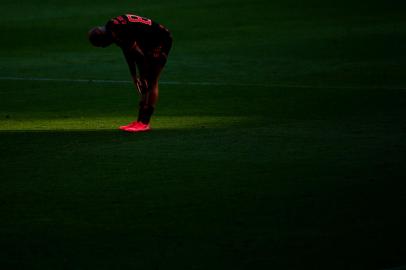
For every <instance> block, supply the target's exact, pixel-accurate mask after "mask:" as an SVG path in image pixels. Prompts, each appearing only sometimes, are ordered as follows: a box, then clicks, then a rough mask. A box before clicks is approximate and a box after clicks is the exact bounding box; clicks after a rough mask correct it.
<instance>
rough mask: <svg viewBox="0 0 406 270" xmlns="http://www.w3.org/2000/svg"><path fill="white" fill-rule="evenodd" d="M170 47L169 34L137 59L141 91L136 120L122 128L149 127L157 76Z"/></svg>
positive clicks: (156, 88)
mask: <svg viewBox="0 0 406 270" xmlns="http://www.w3.org/2000/svg"><path fill="white" fill-rule="evenodd" d="M171 47H172V38H171V37H170V36H169V38H168V40H167V41H165V42H164V43H163V44H162V45H161V46H158V47H156V48H154V49H153V50H151V51H150V52H148V53H147V54H146V55H145V57H143V58H142V59H138V61H137V66H138V70H139V77H140V78H139V90H140V91H139V92H140V93H141V100H140V103H139V111H138V120H137V124H136V125H134V126H132V127H130V128H127V129H124V130H126V131H130V132H139V131H148V130H149V129H150V126H149V123H150V120H151V116H152V114H153V113H154V110H155V106H156V104H157V102H158V98H159V86H158V81H159V77H160V75H161V72H162V70H163V68H164V66H165V64H166V61H167V58H168V54H169V51H170V49H171Z"/></svg>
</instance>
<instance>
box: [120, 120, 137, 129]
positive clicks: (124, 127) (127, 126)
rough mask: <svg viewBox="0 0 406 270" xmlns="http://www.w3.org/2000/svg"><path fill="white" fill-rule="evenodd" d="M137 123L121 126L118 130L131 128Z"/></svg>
mask: <svg viewBox="0 0 406 270" xmlns="http://www.w3.org/2000/svg"><path fill="white" fill-rule="evenodd" d="M137 123H138V122H137V121H134V122H131V123H129V124H128V125H126V126H121V127H119V129H121V130H125V129H126V128H129V127H132V126H133V125H135V124H137Z"/></svg>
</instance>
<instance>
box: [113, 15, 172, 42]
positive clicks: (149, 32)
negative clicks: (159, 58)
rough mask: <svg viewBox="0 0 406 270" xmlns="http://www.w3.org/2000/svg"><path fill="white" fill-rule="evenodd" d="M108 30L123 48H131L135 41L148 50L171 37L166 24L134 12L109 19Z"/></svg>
mask: <svg viewBox="0 0 406 270" xmlns="http://www.w3.org/2000/svg"><path fill="white" fill-rule="evenodd" d="M106 30H107V31H108V32H110V33H112V35H113V38H114V42H115V43H116V44H117V45H118V46H120V47H121V48H122V49H126V48H131V46H132V45H133V44H134V41H135V42H137V44H139V45H140V47H141V48H142V49H145V50H148V49H152V48H155V47H157V46H160V45H162V44H164V43H165V42H166V40H168V39H171V37H170V36H171V34H170V32H169V31H168V29H166V28H165V27H164V26H162V25H160V24H158V23H156V22H154V21H152V20H150V19H148V18H144V17H140V16H138V15H134V14H125V15H120V16H118V17H116V18H113V19H111V20H109V21H108V22H107V24H106Z"/></svg>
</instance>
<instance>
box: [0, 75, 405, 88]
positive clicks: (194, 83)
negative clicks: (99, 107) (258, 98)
mask: <svg viewBox="0 0 406 270" xmlns="http://www.w3.org/2000/svg"><path fill="white" fill-rule="evenodd" d="M0 81H48V82H73V83H99V84H130V83H132V82H131V81H129V80H98V79H96V80H94V79H69V78H37V77H0ZM160 84H164V85H165V84H166V85H200V86H245V87H249V86H253V87H269V88H271V87H281V88H315V89H380V90H406V86H355V85H354V86H350V85H348V86H334V85H326V86H323V85H310V84H261V83H225V82H224V83H222V82H187V81H160Z"/></svg>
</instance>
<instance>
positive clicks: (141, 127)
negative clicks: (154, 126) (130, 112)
mask: <svg viewBox="0 0 406 270" xmlns="http://www.w3.org/2000/svg"><path fill="white" fill-rule="evenodd" d="M120 129H121V130H124V131H127V132H145V131H149V130H151V127H150V126H149V124H144V123H142V122H135V123H131V124H130V125H127V126H124V127H123V128H121V127H120Z"/></svg>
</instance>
